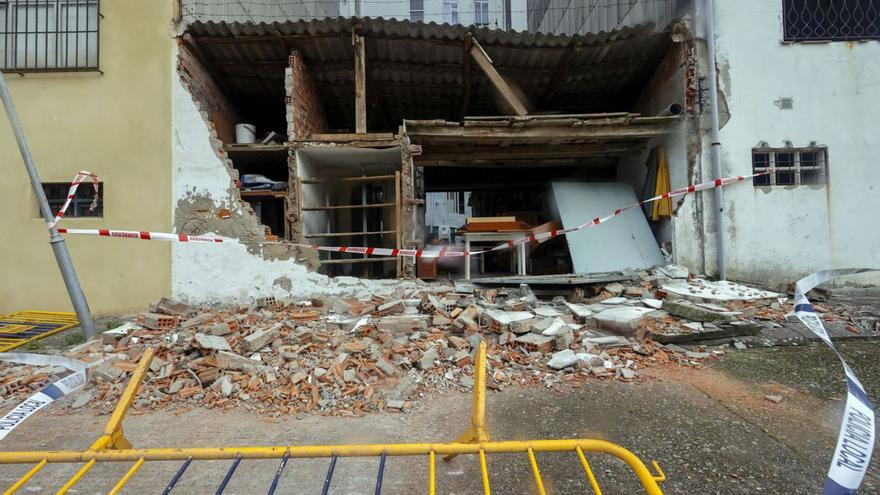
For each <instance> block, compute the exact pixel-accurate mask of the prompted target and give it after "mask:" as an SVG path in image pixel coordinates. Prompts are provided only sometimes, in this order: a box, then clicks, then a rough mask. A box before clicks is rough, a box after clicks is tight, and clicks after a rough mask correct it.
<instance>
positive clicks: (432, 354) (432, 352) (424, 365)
mask: <svg viewBox="0 0 880 495" xmlns="http://www.w3.org/2000/svg"><path fill="white" fill-rule="evenodd" d="M436 359H437V349H436V348H434V347H428V348H427V349H426V350H425V352H423V353H422V356H421V357H420V358H419V362H418V364H419V369H422V370H428V369H431V368H433V367H434V361H435V360H436Z"/></svg>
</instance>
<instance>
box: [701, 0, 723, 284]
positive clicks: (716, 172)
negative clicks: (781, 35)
mask: <svg viewBox="0 0 880 495" xmlns="http://www.w3.org/2000/svg"><path fill="white" fill-rule="evenodd" d="M705 16H706V47H707V55H708V56H709V113H710V115H711V118H712V132H711V134H710V135H709V141H710V142H711V145H712V148H711V157H712V178H713V179H715V180H717V179H720V178H721V137H720V136H719V132H718V82H717V74H718V70H717V66H716V64H715V2H714V0H706V13H705ZM712 191H713V194H714V197H715V246H716V248H717V251H718V252H717V254H716V256H717V258H718V278H719V279H721V280H727V260H726V259H725V255H724V193H723V191H722V188H721V187H715V188H713V189H712Z"/></svg>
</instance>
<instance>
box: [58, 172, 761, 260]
mask: <svg viewBox="0 0 880 495" xmlns="http://www.w3.org/2000/svg"><path fill="white" fill-rule="evenodd" d="M767 173H768V172H761V173H758V174H752V175H739V176H736V177H725V178H723V179H715V180H712V181H709V182H703V183H701V184H692V185H690V186H687V187H683V188H681V189H675V190H673V191H669V192H668V193H664V194H661V195H659V196H654V197H653V198H649V199H646V200H644V201H639V202H636V203H632V204H629V205H626V206H624V207H622V208H618V209H616V210H614V211H613V212H612V213H610V214H609V215H606V216H604V217H596V218H594V219H592V220H590V221H588V222H586V223H584V224H581V225H578V226H577V227H573V228H570V229H557V230H552V231H550V232H541V233H539V234H528V235H524V236H523V237H522V238H520V239H516V240H513V241H507V242H504V243H502V244H499V245H497V246H494V247H492V248H489V249H483V250H480V251H462V250H456V249H445V248H443V249H440V250H438V251H431V250H424V249H391V248H374V247H361V246H319V245H316V244H298V243H292V242H286V241H280V242H277V243H273V242H264V243H262V244H286V245H289V246H301V247H308V248H312V249H317V250H318V251H328V252H333V253H352V254H366V255H368V256H395V257H396V256H406V257H414V258H454V257H461V256H473V255H479V254H483V253H488V252H492V251H501V250H504V249H509V248H512V247H515V246H519V245H520V244H526V243H529V242H543V241H545V240H548V239H552V238H554V237H557V236H560V235H565V234H569V233H571V232H577V231H579V230H583V229H586V228H589V227H594V226H596V225H599V224H602V223H605V222H607V221H608V220H611V219H612V218H614V217H616V216H618V215H621V214H622V213H623V212H625V211H627V210H630V209H632V208H639V207H641V206H642V205H645V204H647V203H652V202H654V201H660V200H661V199H668V198H675V197H678V196H684V195H687V194H691V193H694V192H697V191H705V190H706V189H713V188H716V187H724V186H726V185H728V184H733V183H735V182H742V181H744V180H746V179H751V178H753V177H757V176H760V175H766V174H767ZM80 174H89V173H88V172H80ZM89 175H91V176H93V177H95V187H96V197H97V176H94V174H89ZM77 178H80V175H79V174H78V175H77ZM80 182H82V180H80ZM77 185H78V184H77ZM71 191H73V193H71V194H74V193H75V192H76V188H75V187H73V186H71ZM69 201H70V200H69V199H68V202H69ZM96 201H97V199H96ZM66 206H67V205H66V204H65V207H66ZM63 211H64V208H62V211H61V212H59V216H58V219H60V218H61V216H62V214H63ZM56 223H57V220H56ZM50 227H51V226H50ZM58 232H60V233H62V234H80V235H97V236H103V237H121V238H126V239H141V240H152V241H171V242H207V243H217V242H224V239H223V238H222V237H210V236H194V235H187V234H169V233H165V232H145V231H133V230H109V229H58ZM242 243H243V244H244V242H242Z"/></svg>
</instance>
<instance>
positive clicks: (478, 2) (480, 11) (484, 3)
mask: <svg viewBox="0 0 880 495" xmlns="http://www.w3.org/2000/svg"><path fill="white" fill-rule="evenodd" d="M473 2H474V22H473V24H474V26H477V27H489V25H490V24H491V20H490V19H489V0H473ZM478 15H479V16H480V17H484V18H485V21H486V22H477V16H478Z"/></svg>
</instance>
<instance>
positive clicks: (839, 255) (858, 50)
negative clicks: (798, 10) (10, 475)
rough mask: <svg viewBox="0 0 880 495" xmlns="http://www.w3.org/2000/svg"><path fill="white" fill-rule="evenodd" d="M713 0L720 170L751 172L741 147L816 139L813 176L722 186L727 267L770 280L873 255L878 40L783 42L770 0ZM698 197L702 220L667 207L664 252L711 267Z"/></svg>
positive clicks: (876, 258)
mask: <svg viewBox="0 0 880 495" xmlns="http://www.w3.org/2000/svg"><path fill="white" fill-rule="evenodd" d="M715 5H716V13H715V21H716V40H715V43H716V47H717V63H718V69H719V72H718V82H719V92H720V93H721V96H722V98H723V103H724V105H722V109H723V108H724V107H725V106H726V108H727V112H725V114H724V115H722V128H721V144H722V155H721V168H722V175H723V176H730V175H748V174H750V173H752V172H751V170H752V148H754V147H756V146H758V144H759V143H761V142H766V143H767V145H768V146H770V147H776V148H784V147H787V146H792V147H806V146H810V145H811V143H815V145H818V146H827V149H828V152H827V153H828V173H827V182H826V183H825V184H821V185H797V186H773V187H768V186H763V187H754V186H753V185H752V184H751V183H745V184H737V185H734V186H731V187H728V188H725V191H724V215H725V218H726V223H725V239H726V243H727V246H726V253H727V264H728V277H729V278H731V279H734V280H746V281H755V282H763V283H769V284H774V285H775V284H778V283H788V282H792V281H795V280H797V279H798V278H800V277H802V276H804V275H806V274H809V273H811V272H814V271H817V270H823V269H829V268H855V267H878V266H880V248H878V247H880V230H878V229H877V225H878V221H877V218H878V217H880V204H878V203H877V201H876V197H877V193H878V185H877V173H876V169H877V156H878V155H880V142H878V141H877V139H876V136H877V125H876V122H875V120H876V119H875V117H874V114H876V111H873V110H872V109H877V108H880V106H878V101H880V85H878V84H877V81H880V42H877V41H864V42H829V43H794V44H791V43H783V27H782V26H783V21H782V16H783V12H782V2H781V1H774V2H768V1H766V0H746V1H742V2H736V3H731V2H716V3H715ZM699 7H700V5H698V11H697V18H698V19H701V16H702V15H704V13H703V12H701V11H700V10H699ZM746 25H748V26H749V27H748V29H743V26H746ZM698 36H700V32H699V31H698ZM780 98H791V99H792V107H793V108H791V109H781V108H780V106H779V105H778V104H774V102H776V101H777V100H779V99H780ZM707 136H708V133H704V139H703V141H702V145H701V152H700V153H698V155H697V160H698V161H699V164H700V169H701V173H702V177H704V178H708V177H711V173H710V170H711V164H710V151H709V150H710V145H709V142H708V137H707ZM703 199H704V200H705V201H706V202H705V205H706V206H707V207H706V208H703V215H704V221H703V222H702V223H703V224H704V225H705V228H704V229H702V228H699V226H698V225H693V222H692V220H691V219H690V218H687V217H684V218H679V219H678V220H677V227H676V229H675V231H676V234H677V242H676V246H677V250H676V254H677V259H678V261H679V262H680V263H683V264H686V265H689V266H701V265H705V266H706V269H707V271H709V272H710V273H711V272H712V270H713V269H714V267H715V266H716V260H715V254H714V253H715V243H714V238H715V234H714V232H715V230H714V229H715V222H714V218H713V212H712V210H711V196H710V195H704V198H703ZM682 222H685V223H688V224H689V225H693V226H694V227H696V228H684V227H685V226H684V225H681V223H682ZM853 281H855V282H860V283H867V282H878V281H880V278H878V277H877V276H874V277H873V278H872V277H871V276H866V275H862V276H860V277H858V278H857V279H855V278H854V279H853Z"/></svg>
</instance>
